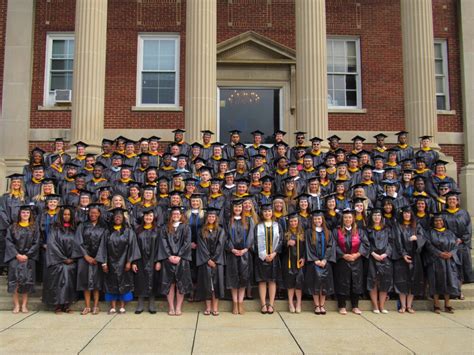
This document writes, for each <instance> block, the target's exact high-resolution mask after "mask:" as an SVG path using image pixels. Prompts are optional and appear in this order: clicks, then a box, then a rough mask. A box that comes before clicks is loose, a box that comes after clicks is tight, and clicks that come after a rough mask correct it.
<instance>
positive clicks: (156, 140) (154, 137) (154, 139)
mask: <svg viewBox="0 0 474 355" xmlns="http://www.w3.org/2000/svg"><path fill="white" fill-rule="evenodd" d="M148 140H149V141H150V142H158V141H160V140H161V137H157V136H151V137H150V138H148Z"/></svg>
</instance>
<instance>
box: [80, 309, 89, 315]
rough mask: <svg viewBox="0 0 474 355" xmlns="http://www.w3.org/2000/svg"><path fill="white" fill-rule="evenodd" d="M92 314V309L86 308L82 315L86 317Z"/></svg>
mask: <svg viewBox="0 0 474 355" xmlns="http://www.w3.org/2000/svg"><path fill="white" fill-rule="evenodd" d="M90 312H91V309H90V307H86V308H84V309H83V310H82V312H81V315H82V316H85V315H86V314H89V313H90Z"/></svg>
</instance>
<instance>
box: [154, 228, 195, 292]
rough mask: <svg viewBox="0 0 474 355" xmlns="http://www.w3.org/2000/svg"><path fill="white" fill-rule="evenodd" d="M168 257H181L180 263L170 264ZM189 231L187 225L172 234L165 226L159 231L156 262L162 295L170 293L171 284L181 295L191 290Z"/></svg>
mask: <svg viewBox="0 0 474 355" xmlns="http://www.w3.org/2000/svg"><path fill="white" fill-rule="evenodd" d="M170 256H179V257H181V260H180V262H179V263H178V264H177V265H175V264H172V263H171V262H170V261H169V260H168V258H169V257H170ZM191 259H192V256H191V229H190V228H189V226H188V225H187V224H183V223H181V224H180V225H179V226H178V227H177V228H176V229H175V230H173V231H172V232H169V231H168V227H167V226H166V225H165V226H163V227H162V229H161V238H160V246H159V247H158V260H159V261H161V290H160V292H161V293H162V294H163V295H167V294H168V293H169V292H170V288H171V285H172V284H176V287H177V288H178V291H179V292H180V293H181V294H186V293H189V292H191V290H192V288H193V284H192V279H191V269H190V263H191Z"/></svg>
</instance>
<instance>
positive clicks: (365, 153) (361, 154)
mask: <svg viewBox="0 0 474 355" xmlns="http://www.w3.org/2000/svg"><path fill="white" fill-rule="evenodd" d="M363 155H370V152H369V151H368V150H365V149H362V150H361V151H360V152H359V153H357V156H358V157H359V158H360V157H361V156H363Z"/></svg>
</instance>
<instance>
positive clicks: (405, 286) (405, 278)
mask: <svg viewBox="0 0 474 355" xmlns="http://www.w3.org/2000/svg"><path fill="white" fill-rule="evenodd" d="M393 232H394V234H395V248H394V250H393V251H392V259H393V284H394V288H395V291H396V292H397V293H404V294H409V293H411V294H412V295H415V296H423V295H424V291H425V290H424V283H425V282H424V281H425V280H424V274H423V261H422V259H421V252H422V250H423V247H424V245H425V241H426V239H425V236H424V231H423V228H422V227H421V226H420V225H417V228H416V230H414V229H413V228H412V227H411V226H410V225H408V226H406V225H402V224H397V226H396V227H395V228H394V229H393ZM412 235H416V241H410V237H411V236H412ZM404 256H410V257H411V261H412V262H411V264H408V263H407V262H406V261H405V259H403V257H404Z"/></svg>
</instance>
